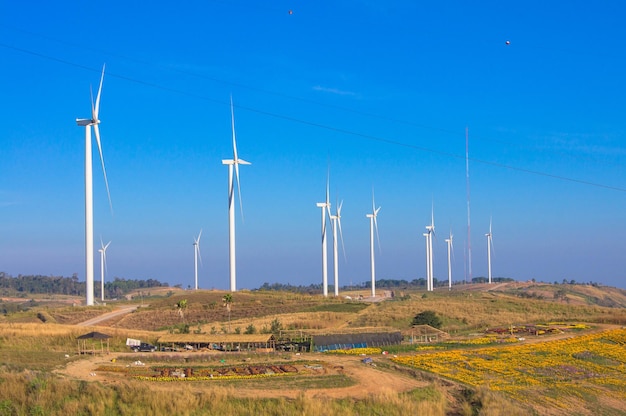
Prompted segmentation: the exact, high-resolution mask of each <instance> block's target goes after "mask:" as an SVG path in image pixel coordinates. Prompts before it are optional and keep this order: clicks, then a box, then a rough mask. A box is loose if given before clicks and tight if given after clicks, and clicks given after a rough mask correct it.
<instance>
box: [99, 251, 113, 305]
mask: <svg viewBox="0 0 626 416" xmlns="http://www.w3.org/2000/svg"><path fill="white" fill-rule="evenodd" d="M109 244H111V242H110V241H109V242H108V243H106V245H105V244H104V243H103V242H102V239H100V247H101V248H100V249H99V250H98V252H99V253H100V285H101V288H100V289H101V290H100V294H101V299H102V302H104V270H105V269H106V265H107V248H109Z"/></svg>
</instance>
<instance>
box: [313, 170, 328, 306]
mask: <svg viewBox="0 0 626 416" xmlns="http://www.w3.org/2000/svg"><path fill="white" fill-rule="evenodd" d="M329 199H330V172H328V174H327V175H326V201H325V202H318V203H317V204H316V205H317V207H318V208H321V209H322V291H323V294H324V296H328V249H327V243H326V215H327V214H328V215H329V216H330V200H329Z"/></svg>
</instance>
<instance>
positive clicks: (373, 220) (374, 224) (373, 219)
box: [365, 191, 380, 297]
mask: <svg viewBox="0 0 626 416" xmlns="http://www.w3.org/2000/svg"><path fill="white" fill-rule="evenodd" d="M378 211H380V207H378V208H376V203H375V202H374V191H372V213H371V214H367V215H365V216H366V217H367V218H369V219H370V268H371V271H372V297H375V296H376V267H375V265H374V229H376V238H377V239H378V249H379V250H380V236H379V235H378V221H376V217H377V216H378Z"/></svg>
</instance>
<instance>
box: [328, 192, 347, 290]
mask: <svg viewBox="0 0 626 416" xmlns="http://www.w3.org/2000/svg"><path fill="white" fill-rule="evenodd" d="M342 205H343V201H341V202H340V203H339V206H338V207H337V211H336V212H335V215H331V216H330V220H331V224H332V226H333V256H334V257H333V266H334V269H335V296H339V259H338V257H339V256H338V255H337V228H339V235H340V236H341V248H342V249H343V257H344V259H345V257H346V249H345V247H344V245H343V232H342V231H341V206H342Z"/></svg>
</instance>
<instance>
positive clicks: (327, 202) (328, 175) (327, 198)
mask: <svg viewBox="0 0 626 416" xmlns="http://www.w3.org/2000/svg"><path fill="white" fill-rule="evenodd" d="M326 206H330V166H328V172H327V173H326Z"/></svg>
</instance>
